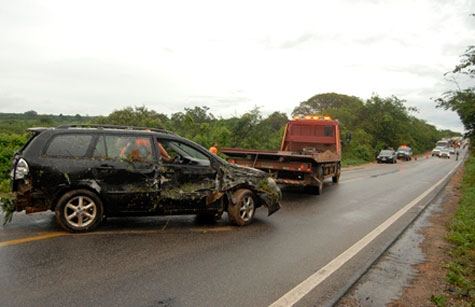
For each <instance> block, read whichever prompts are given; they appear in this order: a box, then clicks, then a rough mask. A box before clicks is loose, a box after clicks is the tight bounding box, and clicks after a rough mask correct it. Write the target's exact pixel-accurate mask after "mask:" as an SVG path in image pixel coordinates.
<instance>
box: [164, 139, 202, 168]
mask: <svg viewBox="0 0 475 307" xmlns="http://www.w3.org/2000/svg"><path fill="white" fill-rule="evenodd" d="M160 146H161V147H162V148H163V149H164V151H163V150H160V156H161V158H162V161H163V163H165V164H167V163H168V164H172V163H173V164H187V165H201V166H209V165H210V164H211V163H210V160H209V158H208V157H207V156H206V155H205V154H203V153H201V152H200V151H199V150H197V149H195V148H193V147H191V146H189V145H187V144H184V143H181V142H178V141H169V140H159V147H160Z"/></svg>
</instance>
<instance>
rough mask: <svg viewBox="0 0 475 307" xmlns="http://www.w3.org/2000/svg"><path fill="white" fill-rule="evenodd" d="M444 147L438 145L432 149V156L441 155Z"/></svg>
mask: <svg viewBox="0 0 475 307" xmlns="http://www.w3.org/2000/svg"><path fill="white" fill-rule="evenodd" d="M442 149H443V148H442V147H436V148H434V149H432V157H433V156H437V157H438V156H439V155H440V151H441V150H442Z"/></svg>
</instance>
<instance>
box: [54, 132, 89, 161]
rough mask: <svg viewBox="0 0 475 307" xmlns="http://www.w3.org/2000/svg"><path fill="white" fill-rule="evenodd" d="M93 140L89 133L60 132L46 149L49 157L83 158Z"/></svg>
mask: <svg viewBox="0 0 475 307" xmlns="http://www.w3.org/2000/svg"><path fill="white" fill-rule="evenodd" d="M91 140H92V135H88V134H59V135H56V136H54V137H53V139H52V140H51V142H50V143H49V145H48V148H47V149H46V152H45V155H46V156H49V157H62V158H82V157H84V156H85V155H86V153H87V149H88V148H89V145H90V143H91Z"/></svg>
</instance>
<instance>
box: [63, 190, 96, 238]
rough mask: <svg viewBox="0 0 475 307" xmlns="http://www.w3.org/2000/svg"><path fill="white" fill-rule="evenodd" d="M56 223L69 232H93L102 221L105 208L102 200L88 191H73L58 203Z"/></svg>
mask: <svg viewBox="0 0 475 307" xmlns="http://www.w3.org/2000/svg"><path fill="white" fill-rule="evenodd" d="M55 214H56V221H57V222H58V224H59V225H60V226H61V227H63V228H64V229H65V230H67V231H69V232H86V231H90V230H93V229H94V228H96V227H97V225H99V224H100V223H101V221H102V218H103V215H104V207H103V205H102V201H101V200H100V198H99V197H98V196H97V195H96V194H95V193H93V192H91V191H88V190H73V191H70V192H67V193H65V194H64V195H63V196H62V197H61V198H60V199H59V201H58V203H57V205H56V208H55Z"/></svg>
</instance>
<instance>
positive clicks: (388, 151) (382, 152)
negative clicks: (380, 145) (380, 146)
mask: <svg viewBox="0 0 475 307" xmlns="http://www.w3.org/2000/svg"><path fill="white" fill-rule="evenodd" d="M392 153H393V152H392V151H391V150H381V152H380V153H379V154H380V155H390V154H392Z"/></svg>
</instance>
